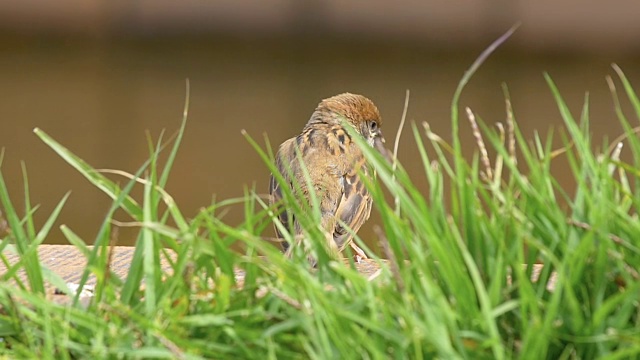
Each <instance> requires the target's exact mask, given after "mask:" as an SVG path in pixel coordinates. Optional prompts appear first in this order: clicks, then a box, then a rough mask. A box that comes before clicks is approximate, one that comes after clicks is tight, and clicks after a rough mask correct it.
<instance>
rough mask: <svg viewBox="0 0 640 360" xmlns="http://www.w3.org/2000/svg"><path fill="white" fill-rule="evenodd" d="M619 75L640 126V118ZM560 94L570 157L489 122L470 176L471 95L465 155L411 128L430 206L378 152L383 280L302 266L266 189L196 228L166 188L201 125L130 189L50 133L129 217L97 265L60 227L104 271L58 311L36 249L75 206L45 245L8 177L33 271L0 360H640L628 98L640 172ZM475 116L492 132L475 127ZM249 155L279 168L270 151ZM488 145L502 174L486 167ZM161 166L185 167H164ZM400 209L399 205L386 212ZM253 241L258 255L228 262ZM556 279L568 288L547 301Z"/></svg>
mask: <svg viewBox="0 0 640 360" xmlns="http://www.w3.org/2000/svg"><path fill="white" fill-rule="evenodd" d="M484 55H486V54H484ZM484 55H483V56H484ZM482 59H483V58H482V57H481V59H480V61H479V62H477V63H476V64H474V67H472V70H471V71H470V72H469V73H468V74H466V76H465V78H464V79H463V82H462V83H461V87H460V89H459V90H460V91H461V90H462V87H463V86H464V84H465V83H466V81H467V80H468V78H469V77H470V76H471V74H472V73H473V71H474V70H475V68H476V67H477V65H479V63H480V62H481V60H482ZM616 70H617V73H618V80H619V82H620V83H622V86H623V89H624V94H625V95H626V97H627V98H628V100H629V101H630V103H631V104H632V106H633V108H634V110H635V111H636V114H635V115H636V117H638V118H640V101H639V100H638V98H637V96H636V95H635V93H634V91H633V89H632V88H631V85H630V84H629V82H628V81H627V79H626V78H625V77H624V75H623V74H622V72H621V71H619V69H617V68H616ZM547 81H548V83H549V86H550V88H551V91H552V93H553V95H554V97H555V99H556V101H557V104H558V108H559V111H560V114H561V115H562V117H563V119H564V124H565V128H566V134H567V135H566V136H565V137H564V138H563V141H564V142H565V145H566V146H565V147H564V151H554V150H553V149H552V148H551V143H552V141H551V137H549V138H546V139H543V138H539V137H535V138H534V140H533V141H532V142H531V143H528V142H527V141H525V140H524V137H523V135H522V134H521V133H520V132H519V130H518V127H517V125H516V123H515V121H514V120H513V114H512V113H511V111H510V109H508V118H509V121H508V122H507V124H505V129H506V130H505V131H500V130H497V131H496V130H494V129H491V128H487V127H485V126H483V124H482V123H481V122H480V124H479V129H478V131H477V132H476V137H477V139H478V140H476V142H477V143H478V144H479V145H480V148H481V151H479V152H478V154H479V155H478V156H476V157H474V158H473V159H472V160H471V161H468V160H467V159H465V158H463V156H462V152H461V141H463V139H460V138H459V137H458V134H457V131H458V130H457V129H458V126H459V121H460V119H459V115H458V107H459V105H458V102H457V98H458V96H459V94H460V91H458V92H457V93H456V96H455V97H454V101H453V104H452V121H453V124H454V126H453V129H454V133H453V142H452V144H451V146H449V145H448V144H446V143H444V142H443V141H442V139H441V138H440V137H438V136H437V135H436V134H433V133H432V132H431V131H430V130H429V128H428V126H426V125H425V126H422V127H420V126H419V125H415V124H414V125H413V127H412V133H413V136H414V139H415V141H416V142H417V143H418V145H419V151H420V154H421V156H422V160H423V164H422V165H423V168H424V174H425V176H426V178H427V180H428V183H429V192H428V193H427V194H425V193H423V192H421V191H419V190H418V189H417V188H416V187H415V186H414V185H413V182H412V179H410V178H409V177H408V176H407V174H406V172H405V171H404V169H403V168H402V166H397V168H395V169H394V166H392V165H390V164H387V163H385V162H384V161H383V160H382V159H381V157H380V156H379V155H378V154H375V153H373V151H369V152H368V154H367V157H368V158H369V160H370V161H371V163H372V164H373V165H374V166H375V168H376V170H377V173H378V180H377V181H376V182H374V183H371V184H368V186H369V187H370V189H371V191H372V193H373V195H374V199H375V208H376V209H377V211H378V212H379V213H380V214H381V218H382V230H381V231H380V241H381V243H382V248H383V249H385V257H386V258H388V259H389V263H388V265H383V266H382V273H381V274H380V275H379V276H378V277H377V278H376V279H375V280H374V281H368V280H367V279H365V278H364V277H362V276H361V275H360V274H358V273H357V272H356V271H355V270H354V269H353V268H351V267H350V266H348V265H344V264H342V263H339V262H336V261H332V260H331V259H330V258H329V257H328V256H327V255H326V254H324V253H323V248H322V247H321V246H316V247H315V248H314V251H316V252H317V253H318V254H317V255H318V256H317V258H318V267H317V269H316V270H315V271H310V269H309V266H308V263H307V262H306V259H305V257H304V254H297V255H296V256H294V259H292V260H288V259H285V258H284V257H283V256H282V254H281V253H280V252H279V251H278V250H277V249H276V248H275V247H273V246H272V245H270V244H269V243H268V242H265V241H264V240H262V239H261V236H262V234H263V233H264V232H265V229H266V228H267V227H270V226H272V225H271V224H272V222H273V221H274V214H273V213H272V212H270V210H269V209H268V207H267V206H266V205H265V203H264V201H263V200H262V199H261V198H260V197H258V196H257V195H256V194H255V193H254V192H253V191H251V190H250V189H248V190H247V191H246V196H245V197H244V198H241V199H231V200H227V201H223V202H220V203H215V204H212V205H211V206H210V207H209V208H207V209H203V210H202V211H201V212H200V213H199V214H198V215H197V216H196V217H195V218H193V219H187V218H185V216H183V214H182V212H181V211H180V209H178V208H177V207H176V205H175V203H174V202H173V200H172V198H171V196H170V195H169V194H168V193H167V192H166V191H164V190H163V189H164V187H165V185H166V183H167V180H168V176H169V172H170V169H171V165H172V163H173V160H174V159H175V156H176V153H177V150H178V145H179V144H180V140H181V138H182V135H183V133H184V125H185V123H184V121H183V124H182V127H181V128H180V130H179V132H178V135H177V137H176V138H175V139H173V142H172V143H171V144H172V145H171V147H170V148H169V147H167V148H166V149H164V148H163V146H166V145H167V144H170V143H169V142H167V143H164V142H163V141H162V140H161V141H159V142H158V144H159V145H157V146H150V159H149V161H148V162H147V163H145V164H144V165H143V166H142V167H141V168H140V169H139V170H138V172H137V173H136V174H132V175H131V176H130V177H129V181H128V183H126V185H125V186H122V187H121V186H118V185H116V183H115V182H113V181H111V180H109V179H108V178H107V177H105V176H104V175H103V174H102V173H100V172H97V171H95V170H94V169H93V168H91V167H90V166H89V165H88V164H86V163H84V162H83V161H82V160H81V159H80V158H78V157H77V156H75V155H74V154H72V153H70V152H69V151H68V150H66V149H65V148H64V147H63V146H62V145H60V144H58V143H57V142H55V140H53V139H52V138H50V137H49V136H48V135H46V134H45V133H44V132H42V131H40V130H36V134H37V135H38V136H39V137H40V138H41V139H42V140H43V141H44V142H45V143H47V144H48V145H49V146H50V147H51V148H52V149H53V150H54V151H56V152H57V153H58V154H59V155H60V156H61V157H62V158H63V159H64V160H65V161H66V162H67V163H69V164H70V165H71V166H73V167H74V168H76V169H77V170H78V171H79V172H80V173H81V174H83V175H84V176H85V177H86V178H87V179H88V180H89V181H90V182H91V183H93V184H94V185H95V186H96V187H97V188H99V189H100V190H102V191H103V192H105V193H106V194H107V195H108V196H110V197H111V198H112V199H113V204H112V207H111V210H110V211H109V213H108V215H107V216H106V217H105V219H104V221H103V224H102V227H101V228H100V229H99V231H98V233H97V235H96V238H95V239H87V240H88V241H86V242H87V243H89V242H90V243H94V244H95V246H94V247H92V248H90V247H87V246H86V242H85V240H83V239H80V238H79V237H78V236H76V235H75V234H74V232H73V230H72V229H70V228H68V227H65V226H62V227H61V229H62V232H63V233H64V234H65V235H66V237H67V239H68V240H69V242H70V243H71V244H73V245H74V246H76V247H78V248H79V249H80V250H81V251H82V253H83V254H85V256H86V257H87V260H88V266H87V268H86V269H85V271H84V274H83V280H82V282H83V283H84V282H85V281H86V279H87V278H88V276H89V275H90V274H93V275H95V276H96V278H97V279H98V283H97V286H96V289H95V296H94V297H93V298H92V299H91V301H90V303H88V304H81V303H80V302H79V299H78V298H77V297H75V298H74V297H73V296H72V295H70V297H71V299H72V300H71V305H58V304H54V303H51V302H50V301H48V300H46V297H45V295H44V282H45V281H47V282H51V283H53V284H55V285H56V286H58V287H60V288H64V287H65V286H66V285H65V284H64V282H63V281H62V280H61V279H60V278H58V277H57V276H56V275H55V274H54V273H52V272H51V271H49V269H46V268H44V267H43V266H41V265H40V263H39V259H38V258H37V252H36V248H37V246H38V245H39V244H41V243H42V242H43V241H44V240H45V239H46V237H47V234H48V233H49V232H50V230H51V229H52V226H53V224H54V221H55V219H56V217H57V215H58V213H59V211H60V209H61V208H62V207H63V205H64V202H65V200H66V197H65V198H63V199H62V200H61V201H60V204H59V205H58V207H56V209H55V210H54V212H53V213H52V214H51V216H50V218H49V219H48V221H46V222H45V224H44V225H42V227H41V228H39V229H38V228H36V225H35V223H34V221H33V219H32V215H33V212H34V211H35V210H34V208H33V207H31V205H30V202H29V196H28V190H27V191H26V193H25V198H24V200H23V201H24V204H25V205H24V208H25V213H23V214H18V213H17V211H16V208H15V206H14V205H13V203H12V202H11V199H10V198H9V196H8V190H7V188H6V186H5V183H4V180H3V178H2V176H1V174H0V201H1V204H2V211H3V219H0V236H1V237H2V243H1V245H0V247H1V249H2V252H3V253H5V252H8V251H12V252H17V253H19V254H20V255H21V261H20V262H19V263H17V264H15V265H9V264H8V263H7V261H6V257H5V255H2V261H4V262H5V265H6V266H7V267H8V269H9V270H8V271H7V272H6V273H4V274H2V275H1V276H2V282H1V283H0V306H1V310H0V352H1V353H2V354H4V355H6V356H7V357H8V358H44V359H49V358H55V359H89V358H90V359H102V358H139V359H147V358H168V359H203V358H256V359H263V358H273V359H275V358H278V359H287V358H314V359H332V358H367V359H388V358H398V359H401V358H416V359H423V358H441V359H456V358H469V359H511V358H522V359H543V358H549V359H578V358H585V359H589V358H606V359H626V358H636V357H639V354H640V333H639V330H638V322H639V313H638V299H639V298H640V281H639V279H638V278H639V275H638V272H637V270H636V269H640V251H639V243H638V241H640V240H638V239H640V222H638V218H637V213H638V211H637V210H638V207H639V206H640V192H638V190H637V189H638V187H637V183H638V180H639V179H640V141H639V140H638V138H637V137H636V135H635V134H634V131H635V129H634V128H633V127H632V125H630V123H629V121H628V120H627V119H626V118H625V115H624V114H623V113H622V111H621V110H620V105H619V104H618V98H617V95H615V92H613V94H614V101H615V103H616V110H617V114H618V117H619V119H620V122H621V123H622V125H623V126H624V128H625V129H626V132H627V136H626V138H625V145H626V147H625V151H627V152H628V153H629V154H628V155H629V158H631V159H632V161H631V162H630V163H624V162H621V161H620V159H619V155H620V148H619V147H614V150H612V151H608V150H606V149H608V147H609V144H606V143H603V144H595V143H594V142H593V140H592V138H591V135H590V133H589V126H588V103H586V102H585V107H584V109H583V111H582V113H581V114H580V117H579V121H576V120H575V119H574V117H573V115H572V114H571V113H570V112H569V110H568V109H567V107H566V105H565V103H564V102H563V100H562V97H561V95H560V94H559V92H558V90H557V89H556V87H555V85H554V84H553V82H552V80H551V79H550V78H548V77H547ZM612 84H613V82H612ZM507 100H508V97H507ZM507 104H508V101H507ZM467 115H468V116H470V117H471V118H474V115H473V113H472V112H471V111H470V110H469V111H468V114H467ZM185 119H186V111H185ZM473 123H474V124H476V126H478V125H477V123H478V121H475V122H473ZM248 139H249V141H250V142H251V144H253V145H254V146H255V148H256V151H257V152H258V153H259V154H260V155H261V156H262V157H263V158H264V159H265V160H266V162H267V163H268V164H271V163H270V159H271V157H272V154H270V152H269V151H264V150H262V149H261V147H260V145H258V144H257V143H256V142H255V141H254V140H252V139H251V138H248ZM160 144H165V145H160ZM614 145H615V144H614ZM483 147H488V148H489V149H490V150H491V151H490V152H492V153H495V154H497V155H496V158H494V159H489V158H488V157H486V156H484V155H483V153H484V151H482V148H483ZM269 148H270V147H269V146H267V149H269ZM427 148H428V151H427ZM595 148H600V149H605V150H602V151H594V150H593V149H595ZM161 151H165V152H167V153H168V156H167V161H166V162H165V163H163V164H160V163H159V160H158V159H159V154H160V152H161ZM516 154H517V156H516ZM557 157H563V158H565V159H566V160H567V161H568V163H569V164H570V167H571V171H572V174H573V177H574V181H575V183H576V188H575V190H572V191H571V192H569V191H568V190H567V189H563V188H562V187H560V186H559V184H558V182H557V181H556V179H555V178H554V176H553V174H551V172H550V166H551V163H552V161H554V158H557ZM0 162H1V161H0ZM516 162H517V163H516ZM269 166H271V165H269ZM25 185H26V181H25ZM134 186H142V187H143V188H144V193H143V194H144V195H143V197H142V198H141V199H134V198H132V197H131V196H130V195H129V194H130V192H131V190H132V188H133V187H134ZM26 188H27V189H28V187H26ZM445 189H447V190H446V191H447V193H446V194H445ZM385 193H387V194H391V196H392V197H393V198H394V199H395V200H396V201H392V202H388V201H387V200H386V198H385ZM287 198H288V200H287V204H288V205H289V206H290V207H291V208H292V209H294V211H295V212H297V213H298V215H299V216H300V217H301V218H303V219H305V220H304V221H306V223H307V227H308V232H309V238H310V239H319V238H321V236H319V234H318V231H317V229H315V228H314V226H313V214H312V213H313V212H308V211H306V209H302V208H300V206H299V205H297V204H296V203H295V201H293V197H292V194H289V195H288V196H287ZM559 203H563V204H564V205H562V206H561V205H559ZM227 206H243V207H244V209H245V221H244V223H243V224H241V225H240V226H234V227H232V226H229V225H228V224H225V223H224V222H223V221H222V220H221V219H220V218H219V217H217V216H216V215H217V214H219V213H220V212H221V211H223V210H224V208H225V207H227ZM117 209H123V210H125V211H126V212H127V213H128V214H129V216H130V217H131V223H130V224H129V225H132V226H138V227H139V228H140V231H139V235H138V238H137V242H136V250H135V255H134V258H133V261H132V264H131V270H130V272H129V273H128V274H127V276H126V277H124V278H119V277H117V276H116V275H115V274H111V273H110V272H109V267H108V264H109V244H110V242H111V241H112V239H113V238H114V236H115V235H114V234H113V232H114V230H113V228H114V225H113V224H114V222H113V219H112V215H113V213H114V212H115V211H116V210H117ZM309 213H310V214H311V215H309ZM4 222H6V224H5V225H4V226H3V223H4ZM169 224H172V225H169ZM238 242H239V243H242V244H243V246H244V248H245V249H246V250H245V251H244V252H243V253H238V252H234V251H232V250H231V249H230V246H231V245H232V244H237V243H238ZM313 244H314V243H312V245H313ZM315 244H317V242H316V243H315ZM166 249H170V250H172V251H173V252H174V253H175V257H174V258H172V259H173V260H172V262H171V267H172V269H173V271H172V272H171V273H162V272H161V268H160V258H161V257H164V256H165V252H166V251H167V250H166ZM257 254H261V255H264V257H258V256H257ZM536 262H541V263H544V264H545V266H544V269H543V271H542V274H541V276H540V279H539V281H537V282H532V281H531V280H530V278H531V271H532V265H533V264H534V263H536ZM523 264H525V266H523ZM234 269H242V270H244V271H245V273H246V276H245V278H244V284H243V286H238V284H236V279H235V276H234ZM19 271H24V272H25V273H26V282H22V281H20V280H19V278H18V277H17V274H18V272H19ZM552 272H555V273H557V282H556V283H555V288H554V290H553V291H549V290H548V289H547V281H548V279H549V277H550V275H551V273H552ZM508 278H509V279H510V280H509V281H508V280H507V279H508ZM15 282H17V284H15ZM214 284H215V285H214Z"/></svg>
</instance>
